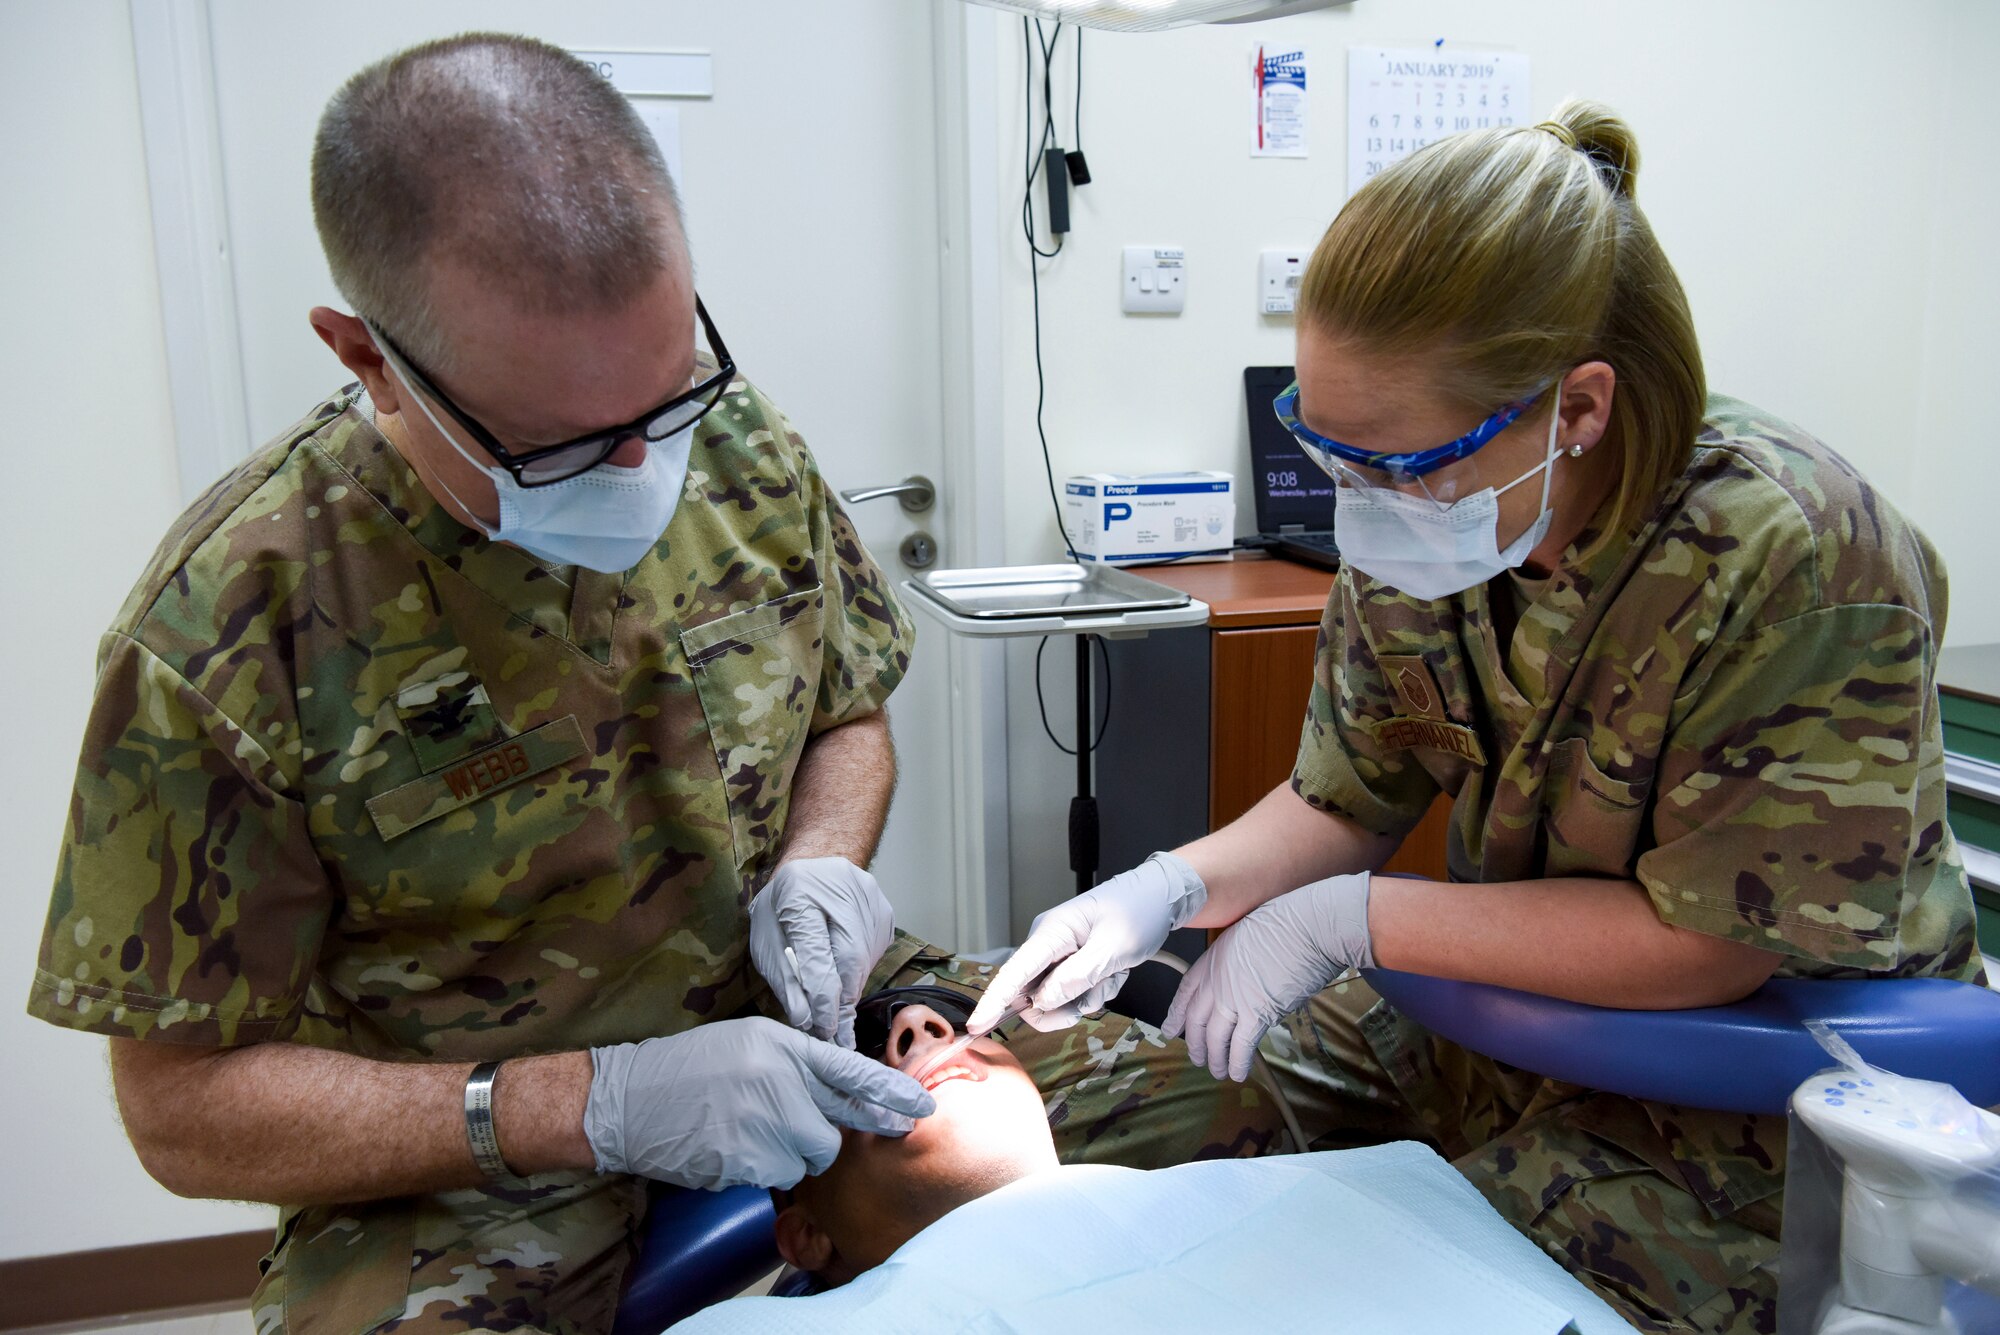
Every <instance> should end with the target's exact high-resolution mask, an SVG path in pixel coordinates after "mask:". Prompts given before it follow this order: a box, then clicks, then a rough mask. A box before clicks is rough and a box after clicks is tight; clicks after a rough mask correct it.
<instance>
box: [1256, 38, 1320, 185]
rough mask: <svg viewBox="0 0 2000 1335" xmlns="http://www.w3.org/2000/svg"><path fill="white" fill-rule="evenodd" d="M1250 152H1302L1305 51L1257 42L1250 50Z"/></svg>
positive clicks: (1281, 155)
mask: <svg viewBox="0 0 2000 1335" xmlns="http://www.w3.org/2000/svg"><path fill="white" fill-rule="evenodd" d="M1250 82H1251V97H1252V117H1251V125H1250V156H1251V157H1253V158H1302V157H1304V156H1305V155H1306V53H1305V52H1304V51H1303V50H1302V49H1300V48H1299V47H1296V46H1294V47H1276V46H1266V45H1263V44H1261V43H1260V44H1259V45H1258V46H1257V47H1256V48H1255V49H1254V50H1253V51H1251V53H1250Z"/></svg>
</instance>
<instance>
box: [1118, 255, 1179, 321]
mask: <svg viewBox="0 0 2000 1335" xmlns="http://www.w3.org/2000/svg"><path fill="white" fill-rule="evenodd" d="M1186 280H1187V252H1185V251H1184V250H1182V249H1181V248H1180V247H1179V246H1127V247H1125V262H1124V268H1123V270H1122V271H1121V281H1120V284H1119V290H1120V295H1121V304H1122V307H1123V309H1124V310H1125V312H1126V314H1128V315H1179V314H1180V313H1181V311H1182V309H1183V308H1184V307H1185V306H1186V305H1187V292H1186V289H1185V284H1186Z"/></svg>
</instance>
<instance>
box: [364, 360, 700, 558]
mask: <svg viewBox="0 0 2000 1335" xmlns="http://www.w3.org/2000/svg"><path fill="white" fill-rule="evenodd" d="M384 361H385V364H386V365H388V366H389V367H390V368H391V369H392V370H394V371H395V372H396V379H397V381H398V383H400V384H401V385H402V387H403V392H404V393H405V394H407V395H408V396H409V397H410V398H411V399H413V400H415V401H416V404H417V406H418V407H419V408H421V409H423V413H424V416H425V417H428V418H429V419H430V422H431V425H432V426H434V427H436V428H437V430H438V434H439V435H441V436H443V437H444V438H445V439H446V440H448V441H450V442H451V447H452V448H453V449H455V450H457V451H458V453H459V456H460V457H461V458H463V459H464V460H465V461H466V462H467V463H469V464H471V465H472V466H473V467H474V468H477V469H478V470H479V471H480V472H481V473H484V474H485V475H486V476H487V477H488V478H490V479H491V480H492V482H493V491H494V495H495V496H496V497H497V498H498V500H499V503H500V522H499V524H498V525H497V526H496V527H493V528H488V527H487V526H486V523H485V522H484V521H483V520H481V519H480V518H479V517H478V516H477V515H475V514H473V513H472V507H471V506H469V505H467V504H466V503H465V502H464V501H462V500H459V497H458V494H457V493H456V492H452V491H451V488H450V487H449V486H448V485H447V486H445V490H446V491H447V492H450V493H451V498H452V499H453V500H455V501H458V506H459V508H460V509H461V510H464V511H465V513H466V514H467V516H468V517H470V518H471V519H472V522H473V523H475V524H477V525H479V528H480V531H481V532H483V533H485V534H486V536H487V537H489V538H492V539H493V540H494V541H496V542H511V543H513V544H514V545H515V546H516V547H519V548H521V549H522V550H523V551H526V552H530V553H533V554H534V555H536V556H539V557H541V558H542V559H543V560H544V561H549V562H552V563H553V564H556V565H579V566H582V567H584V568H585V569H586V570H596V571H599V572H601V573H603V574H606V575H619V574H623V573H624V572H625V571H627V570H630V569H631V568H632V567H633V566H635V565H638V564H639V562H640V561H641V560H643V559H644V558H645V556H646V553H648V552H650V551H652V550H653V548H654V546H655V545H656V544H657V543H658V542H659V541H660V535H661V534H663V533H665V532H666V531H667V524H668V523H669V522H670V521H671V520H672V519H673V517H674V510H675V508H676V507H677V506H678V505H679V504H680V497H681V487H682V484H683V483H684V482H685V481H686V478H687V464H688V452H689V450H690V449H691V448H692V447H693V444H694V423H689V424H688V425H687V426H686V427H684V428H682V429H681V430H679V431H677V432H675V433H674V434H673V435H671V436H668V437H667V438H666V439H665V440H656V441H649V442H647V444H646V458H645V461H644V462H643V463H641V464H640V465H639V466H638V467H636V468H616V467H613V466H612V465H610V464H599V465H597V467H595V468H593V469H591V470H589V471H588V472H584V473H578V474H577V475H576V476H575V477H572V478H565V479H564V480H563V481H561V482H555V483H551V484H550V485H548V486H546V487H524V486H522V485H521V484H520V483H518V482H516V481H515V480H514V475H513V474H512V473H509V472H508V471H507V470H506V469H504V468H501V467H499V466H498V465H497V464H493V463H486V462H481V461H480V460H479V459H477V458H475V457H474V456H473V455H472V454H470V453H469V452H468V451H467V450H466V449H465V447H464V446H463V445H460V444H459V443H458V437H456V436H454V435H453V434H452V433H451V432H450V431H447V430H446V429H445V425H444V423H443V422H440V421H439V420H438V419H437V414H436V413H433V412H432V411H431V406H430V404H429V403H427V402H425V401H424V396H423V395H421V394H419V393H417V392H416V391H415V390H414V389H412V388H411V387H410V382H409V380H408V379H407V378H405V377H404V375H403V373H402V370H401V368H399V367H397V366H396V364H395V361H394V359H392V358H385V359H384ZM441 485H442V483H441Z"/></svg>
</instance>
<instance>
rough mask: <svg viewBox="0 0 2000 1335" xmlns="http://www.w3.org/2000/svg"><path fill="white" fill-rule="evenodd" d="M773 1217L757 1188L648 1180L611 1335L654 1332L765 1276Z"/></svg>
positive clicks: (773, 1261) (772, 1249) (771, 1254)
mask: <svg viewBox="0 0 2000 1335" xmlns="http://www.w3.org/2000/svg"><path fill="white" fill-rule="evenodd" d="M777 1217H778V1216H777V1211H776V1210H775V1209H773V1208H772V1205H771V1193H770V1192H768V1191H765V1190H763V1189H762V1188H760V1187H728V1188H726V1189H724V1190H722V1191H688V1190H684V1189H683V1188H680V1187H670V1186H666V1185H664V1184H663V1183H657V1182H656V1183H653V1184H652V1187H651V1191H650V1199H649V1204H648V1206H647V1210H646V1221H645V1224H644V1225H643V1228H642V1232H641V1234H640V1238H639V1255H638V1256H637V1257H636V1258H634V1260H633V1262H632V1270H631V1275H630V1277H629V1278H628V1279H627V1280H626V1283H625V1295H624V1297H622V1298H621V1299H619V1302H618V1322H617V1324H616V1325H615V1326H614V1327H613V1328H612V1332H613V1335H659V1332H660V1331H662V1330H665V1329H666V1328H667V1327H668V1326H671V1325H672V1324H674V1322H676V1321H679V1320H681V1319H682V1318H684V1317H688V1316H692V1315H693V1314H694V1313H696V1312H699V1311H700V1310H701V1309H702V1308H704V1307H707V1306H708V1305H709V1304H711V1303H718V1302H721V1301H722V1300H723V1299H724V1298H728V1297H732V1296H734V1295H735V1294H738V1293H741V1292H742V1291H743V1290H744V1289H745V1288H747V1287H749V1285H751V1284H752V1283H754V1282H755V1281H756V1280H757V1279H758V1277H759V1276H762V1275H765V1274H768V1273H770V1271H771V1270H772V1269H773V1268H775V1267H776V1266H777V1264H778V1246H777V1242H776V1240H775V1238H774V1235H773V1232H772V1229H773V1226H774V1225H775V1224H776V1222H777Z"/></svg>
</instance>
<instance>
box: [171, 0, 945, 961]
mask: <svg viewBox="0 0 2000 1335" xmlns="http://www.w3.org/2000/svg"><path fill="white" fill-rule="evenodd" d="M933 21H934V18H933V14H932V10H931V7H930V6H928V5H922V4H912V3H909V0H842V2H841V3H838V4H828V3H822V2H821V0H729V3H727V4H714V3H695V2H694V0H570V3H567V4H564V5H561V6H554V5H548V4H544V3H538V2H537V0H481V2H480V3H477V4H474V3H469V2H468V0H433V2H432V3H427V4H423V5H412V4H408V3H406V2H405V0H349V3H346V4H343V5H341V6H339V7H338V8H337V9H325V8H322V7H318V6H301V5H272V4H268V3H264V0H212V3H211V6H210V26H209V33H210V39H211V46H212V56H213V66H214V82H215V98H216V107H217V123H218V139H219V143H220V149H221V159H222V175H223V177H224V182H225V186H224V189H225V195H226V201H225V212H226V216H227V223H228V229H229V235H230V239H231V245H232V250H233V256H232V258H233V276H234V281H235V290H236V308H237V309H236V314H237V321H238V327H239V329H240V331H241V340H242V349H241V357H242V368H243V377H244V381H245V399H246V402H247V405H248V416H249V423H250V431H251V436H252V438H253V439H256V440H264V439H267V438H269V437H270V436H271V435H272V434H274V433H276V432H277V431H279V430H281V429H282V428H283V427H284V426H285V425H287V424H288V423H290V422H292V421H293V420H295V419H296V418H297V417H299V416H300V415H301V414H302V413H303V412H305V411H306V409H307V408H309V407H310V406H311V405H313V404H314V403H316V402H318V401H319V400H320V399H321V398H323V397H324V396H325V395H326V394H327V393H328V392H330V391H331V390H332V389H334V388H336V387H337V386H338V385H339V384H340V383H341V382H342V381H343V380H344V379H345V372H344V370H343V368H342V367H341V366H340V365H339V364H338V363H337V362H335V361H334V360H333V359H332V357H331V355H330V354H328V353H327V351H326V349H325V348H324V347H323V345H321V343H320V341H319V339H318V338H317V337H316V336H315V335H314V334H313V333H312V331H311V329H310V328H308V326H307V324H306V312H307V311H308V310H309V309H310V308H311V307H313V306H315V305H319V304H331V305H335V306H341V305H342V303H341V302H340V298H339V296H338V294H337V293H336V292H335V291H334V288H333V283H332V280H331V278H330V277H329V276H328V274H327V271H326V266H325V262H324V260H322V258H321V257H320V252H319V244H318V241H317V238H316V237H315V235H314V232H313V226H312V217H311V209H310V204H309V199H308V180H309V157H310V152H311V146H312V136H313V131H314V128H315V126H316V124H317V122H318V119H319V114H320V111H321V109H322V108H323V107H324V106H325V104H326V100H327V98H328V97H329V96H331V95H332V93H333V92H334V90H335V89H336V88H338V87H339V85H340V84H341V82H342V81H343V80H345V79H346V78H347V76H349V75H350V74H352V73H353V72H354V71H356V70H357V69H359V68H360V67H361V66H362V65H364V64H366V63H368V62H369V61H371V60H374V59H376V58H378V57H380V56H383V55H386V54H388V53H389V52H391V51H394V50H397V49H399V48H401V47H404V46H407V45H410V44H412V43H415V42H419V41H422V40H424V39H427V38H433V37H440V36H445V35H449V34H452V33H456V32H462V31H465V30H468V29H502V30H511V31H518V32H523V33H527V34H530V35H532V36H536V37H540V38H542V39H544V40H547V41H550V42H553V43H555V44H557V45H560V46H564V47H568V48H571V49H578V50H702V51H708V52H710V53H712V57H713V67H712V68H713V76H714V94H713V96H712V97H708V98H702V99H686V100H680V101H679V102H678V103H677V105H678V109H679V122H680V135H681V158H682V162H683V164H684V171H683V175H682V180H681V182H680V185H681V192H682V195H683V197H684V200H685V204H686V214H687V223H688V233H689V239H690V241H691V243H692V246H693V251H694V258H695V265H696V276H697V281H698V283H699V285H700V289H701V293H702V298H703V301H704V302H705V303H706V305H707V306H708V309H709V311H710V313H711V314H712V315H713V316H714V317H715V321H716V324H717V327H718V328H719V329H721V330H722V332H723V335H724V337H725V338H727V339H728V341H729V347H730V350H731V352H732V353H733V354H734V355H735V357H736V359H737V363H738V365H740V366H741V367H742V368H743V371H744V373H745V374H746V375H748V376H750V377H751V378H752V379H753V380H755V381H756V382H757V383H758V384H759V385H760V386H761V387H762V388H763V389H764V390H766V391H767V392H768V393H769V394H770V395H771V397H772V398H773V399H774V400H775V401H776V402H777V403H778V405H779V406H780V407H781V408H782V409H783V410H784V411H785V413H786V414H787V415H788V416H789V417H790V418H791V420H792V421H793V423H794V424H795V425H796V426H797V427H798V429H799V430H800V432H801V433H802V434H803V435H804V436H805V438H806V440H807V442H808V443H809V444H810V445H811V447H812V449H813V451H814V453H815V455H816V456H817V457H818V460H819V463H820V467H821V470H822V471H823V472H824V474H825V475H826V478H827V480H828V482H829V484H830V485H831V486H832V487H834V488H835V489H840V490H852V489H856V488H859V487H864V486H876V485H880V484H885V483H892V482H897V481H900V480H902V479H903V478H905V477H907V476H909V475H911V474H922V475H924V476H925V477H928V478H933V479H943V478H945V477H946V470H945V467H944V462H943V460H942V458H941V454H942V445H941V441H942V439H943V436H944V425H943V423H944V407H943V404H942V402H941V393H940V388H939V386H940V383H941V382H942V381H943V380H944V379H945V377H944V376H943V375H941V373H940V357H941V353H940V346H941V331H940V314H939V309H940V307H939V284H940V278H939V262H938V249H939V225H940V224H939V208H938V202H937V200H938V189H937V186H938V180H937V175H938V168H937V162H938V154H937V143H936V141H935V136H936V133H937V130H936V124H937V118H936V115H935V113H934V101H933V99H934V92H933V84H932V62H933V48H932V40H933V35H932V30H931V25H932V23H933ZM342 308H343V309H344V306H343V307H342ZM851 513H852V515H853V518H854V521H855V523H856V525H857V526H858V527H859V528H860V531H861V536H862V539H863V541H864V542H866V543H867V545H868V548H869V550H870V551H871V552H873V553H874V555H875V558H876V560H877V562H878V563H880V564H881V566H882V567H883V569H884V571H885V572H887V573H888V574H889V575H890V577H891V578H892V579H893V580H900V579H901V578H903V577H904V576H905V575H907V574H908V573H909V572H908V570H907V569H906V568H905V567H904V566H903V564H902V562H901V561H900V560H899V559H898V547H899V545H900V544H901V543H902V541H903V540H904V539H905V538H906V537H908V536H910V535H911V534H912V533H914V532H916V531H917V530H919V529H923V530H927V531H929V532H930V533H932V534H934V535H936V536H937V537H938V538H939V539H942V537H943V536H944V530H943V526H942V525H941V524H940V523H938V522H937V521H938V515H939V511H938V510H931V511H928V512H925V513H921V514H911V513H908V512H906V511H905V510H904V509H903V508H902V507H901V506H900V505H898V504H897V502H896V501H895V500H894V499H887V498H885V499H880V500H875V501H870V502H867V503H865V504H860V505H856V506H854V507H853V508H852V511H851ZM938 555H939V557H940V559H941V561H942V562H944V563H949V562H950V561H951V559H952V553H951V552H950V551H948V550H946V551H942V552H940V553H939V554H938ZM919 621H920V624H919V626H918V633H919V637H920V639H919V648H918V652H917V653H916V655H915V657H914V660H913V663H912V669H911V672H910V675H909V677H908V678H907V680H905V682H904V683H903V685H902V687H901V688H900V689H899V690H898V691H897V692H896V695H895V698H894V701H893V703H892V710H891V718H892V727H893V731H894V734H895V738H896V743H897V753H898V757H899V760H900V762H901V773H902V778H901V783H900V785H899V787H898V791H897V795H896V801H895V806H894V809H893V811H892V813H891V815H890V820H889V827H888V831H887V834H886V836H885V838H884V840H883V844H882V851H881V854H880V856H879V858H878V859H877V862H876V873H877V875H878V876H879V877H880V879H881V882H882V885H883V887H884V889H885V890H886V891H887V893H888V895H889V897H890V899H891V900H892V901H894V903H895V905H896V915H897V922H898V924H899V925H901V926H903V927H905V928H907V929H909V930H911V931H913V932H916V933H917V934H918V935H921V936H924V937H927V938H929V939H931V940H933V941H937V942H940V943H943V944H947V945H950V944H954V943H956V942H957V941H958V940H959V939H960V937H961V926H962V924H961V922H960V921H959V919H960V913H961V911H962V905H963V901H960V900H958V899H957V898H956V897H955V895H954V875H953V857H952V849H951V831H952V828H953V825H952V802H953V776H952V774H951V773H950V770H951V767H952V758H951V757H952V750H951V747H950V746H949V745H948V743H947V738H948V736H949V718H948V711H949V709H950V708H951V704H950V699H949V691H948V682H947V678H948V675H949V674H948V672H947V664H948V659H949V655H948V654H947V653H946V644H945V636H944V634H943V633H942V631H941V630H940V629H939V628H938V627H937V626H936V625H935V624H931V623H922V622H921V618H919ZM976 934H977V933H976V929H975V931H974V932H973V935H975V936H976Z"/></svg>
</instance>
